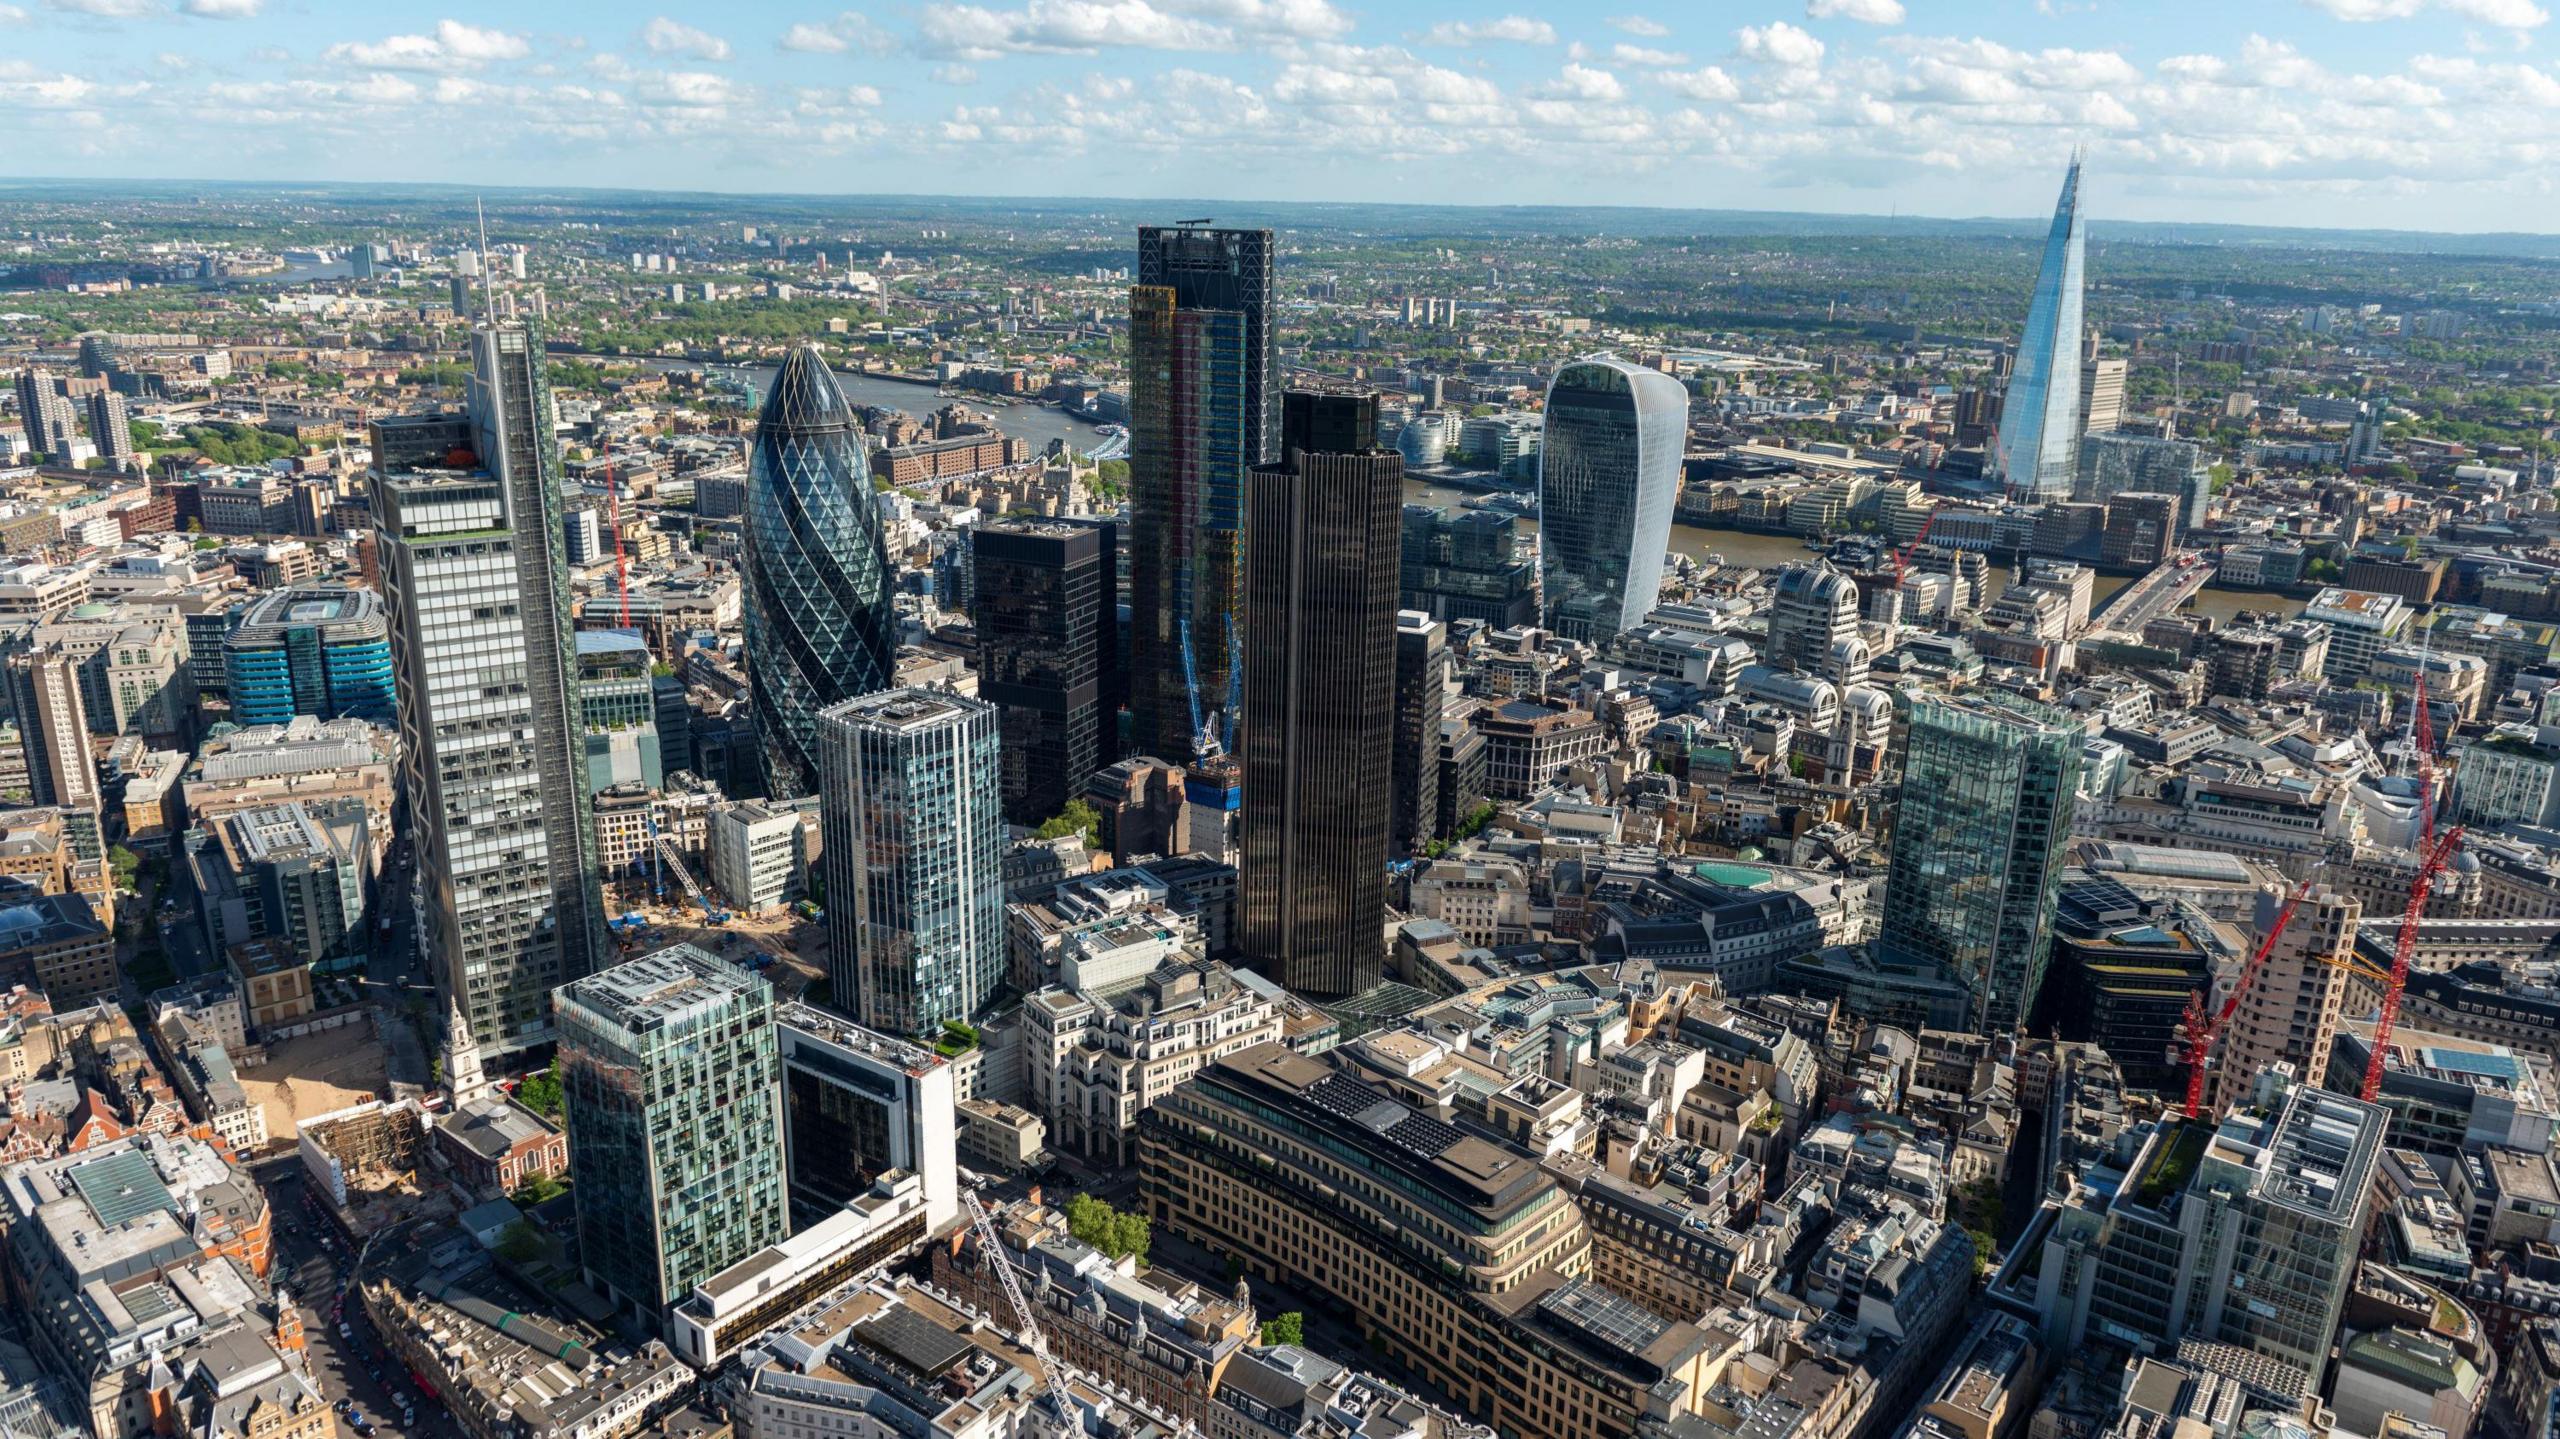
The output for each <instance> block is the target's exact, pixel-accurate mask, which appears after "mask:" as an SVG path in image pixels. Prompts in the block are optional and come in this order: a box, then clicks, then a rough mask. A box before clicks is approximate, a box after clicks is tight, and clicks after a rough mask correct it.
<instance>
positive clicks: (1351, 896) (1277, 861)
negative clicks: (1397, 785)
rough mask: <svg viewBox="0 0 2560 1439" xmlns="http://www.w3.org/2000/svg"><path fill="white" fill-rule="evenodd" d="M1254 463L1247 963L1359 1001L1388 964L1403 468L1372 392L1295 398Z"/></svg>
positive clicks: (1294, 984)
mask: <svg viewBox="0 0 2560 1439" xmlns="http://www.w3.org/2000/svg"><path fill="white" fill-rule="evenodd" d="M1285 411H1286V419H1285V421H1284V431H1285V439H1284V442H1283V455H1284V458H1283V459H1282V461H1281V462H1280V463H1278V464H1271V465H1263V466H1260V467H1258V468H1256V469H1255V470H1254V472H1253V479H1252V482H1251V486H1250V489H1249V491H1248V499H1249V507H1250V529H1249V531H1248V533H1249V534H1250V535H1251V536H1252V539H1251V543H1250V544H1249V546H1248V547H1247V551H1246V553H1247V570H1248V581H1247V586H1246V595H1245V614H1246V616H1247V619H1248V623H1247V624H1246V627H1245V630H1246V636H1247V638H1246V643H1245V722H1244V742H1243V745H1242V755H1243V760H1244V813H1243V816H1242V820H1243V823H1242V848H1243V852H1244V872H1243V874H1242V876H1241V881H1240V885H1239V891H1240V894H1241V896H1242V901H1243V916H1242V924H1241V928H1242V931H1243V944H1244V954H1245V960H1246V962H1247V963H1248V964H1251V965H1253V966H1254V967H1255V968H1257V969H1259V970H1261V971H1262V972H1263V973H1265V974H1267V975H1270V976H1271V977H1272V978H1274V979H1276V980H1278V981H1280V982H1281V983H1282V984H1285V985H1287V986H1288V987H1289V988H1291V989H1294V990H1298V991H1301V992H1303V993H1306V994H1313V995H1326V996H1335V995H1351V994H1358V993H1360V992H1361V991H1362V990H1365V989H1368V988H1370V987H1371V986H1373V985H1375V984H1376V983H1377V982H1378V980H1379V977H1380V975H1381V972H1382V969H1383V967H1384V954H1383V950H1384V947H1385V946H1384V940H1383V937H1382V933H1381V931H1382V928H1383V925H1384V922H1385V918H1386V908H1387V875H1386V866H1387V850H1388V845H1389V842H1390V841H1389V834H1388V829H1389V824H1390V821H1391V816H1392V810H1393V762H1392V755H1393V751H1394V745H1395V720H1396V708H1395V705H1396V551H1397V545H1398V540H1399V532H1400V524H1399V521H1400V520H1401V519H1402V511H1403V495H1402V490H1403V481H1404V462H1403V460H1402V459H1401V458H1400V457H1398V455H1397V454H1396V452H1395V451H1394V450H1391V449H1384V448H1381V447H1380V446H1379V444H1378V401H1377V397H1376V396H1374V395H1351V394H1330V393H1326V394H1317V393H1310V392H1307V391H1303V390H1298V391H1291V392H1290V393H1289V395H1288V397H1287V403H1286V406H1285Z"/></svg>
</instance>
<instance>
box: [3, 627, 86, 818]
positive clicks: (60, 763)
mask: <svg viewBox="0 0 2560 1439" xmlns="http://www.w3.org/2000/svg"><path fill="white" fill-rule="evenodd" d="M8 664H9V708H10V709H11V710H12V711H14V712H15V713H16V714H17V717H18V743H19V745H20V747H21V748H23V749H24V750H25V751H26V756H27V793H28V797H29V798H31V799H33V800H34V801H35V802H36V803H37V804H41V805H53V806H56V807H58V808H61V809H65V810H69V811H72V812H74V813H75V814H80V815H86V816H87V817H88V820H87V833H88V838H89V841H90V843H91V846H94V845H95V842H96V840H97V837H98V836H97V815H98V763H97V761H96V760H95V759H94V758H92V757H91V755H90V753H89V710H88V706H87V704H86V703H85V702H84V701H83V700H82V699H81V695H80V666H79V663H78V662H77V661H75V660H74V659H72V657H71V656H69V655H67V654H65V653H63V651H62V650H61V648H60V647H59V646H52V647H47V648H44V649H34V650H20V651H19V652H18V653H16V654H13V655H11V656H9V661H8ZM75 845H76V841H75ZM81 852H82V854H83V856H84V857H85V858H89V859H101V858H104V857H105V851H104V850H102V849H101V850H98V851H97V852H96V853H91V852H90V849H89V847H81Z"/></svg>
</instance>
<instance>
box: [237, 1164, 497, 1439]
mask: <svg viewBox="0 0 2560 1439" xmlns="http://www.w3.org/2000/svg"><path fill="white" fill-rule="evenodd" d="M254 1172H255V1174H256V1176H257V1180H258V1186H259V1187H260V1188H261V1189H264V1190H265V1191H266V1194H267V1203H268V1204H269V1205H270V1206H271V1207H272V1208H273V1210H274V1214H275V1266H274V1268H273V1269H272V1270H271V1271H270V1273H269V1276H268V1277H269V1279H270V1281H271V1282H272V1283H274V1284H275V1285H277V1286H278V1287H280V1288H283V1289H284V1290H286V1291H288V1292H289V1293H291V1294H292V1296H293V1301H294V1307H295V1308H296V1309H298V1310H300V1311H301V1313H302V1323H303V1332H304V1335H305V1337H306V1339H307V1340H308V1344H309V1347H308V1349H307V1350H306V1352H305V1358H306V1362H307V1363H308V1365H309V1369H310V1374H311V1378H312V1382H313V1383H315V1384H317V1385H318V1386H319V1388H320V1393H321V1394H322V1396H323V1397H325V1398H327V1399H328V1401H329V1403H330V1406H331V1407H332V1408H334V1409H336V1410H337V1411H338V1432H339V1433H340V1434H341V1435H354V1436H357V1439H362V1434H361V1431H359V1430H357V1429H356V1428H354V1426H353V1424H352V1423H351V1422H350V1421H351V1417H352V1414H351V1410H350V1407H349V1406H350V1404H351V1405H352V1413H359V1414H361V1415H362V1416H363V1418H364V1421H365V1423H366V1424H367V1425H368V1426H370V1427H371V1429H372V1431H373V1432H372V1436H371V1439H461V1434H462V1431H461V1428H460V1426H458V1425H456V1424H455V1423H454V1422H453V1418H452V1416H451V1415H449V1414H447V1413H446V1412H445V1410H444V1406H442V1405H441V1404H438V1403H435V1402H434V1401H432V1400H428V1399H426V1398H424V1397H423V1396H422V1395H421V1394H420V1393H419V1391H418V1388H417V1385H416V1384H415V1383H414V1382H413V1381H412V1380H411V1379H410V1378H409V1376H408V1375H407V1374H406V1373H405V1372H403V1371H402V1370H401V1369H400V1368H399V1366H398V1365H397V1364H396V1363H394V1362H392V1361H390V1360H389V1359H388V1358H387V1357H386V1356H385V1352H384V1350H383V1348H382V1346H381V1345H380V1344H379V1343H378V1342H377V1341H376V1340H375V1339H374V1337H373V1334H372V1327H371V1326H370V1325H369V1324H368V1323H366V1321H365V1318H364V1306H363V1304H362V1302H361V1301H359V1300H357V1299H356V1298H355V1297H354V1296H353V1295H352V1294H345V1295H344V1299H345V1307H344V1309H343V1311H341V1310H340V1309H339V1307H338V1306H339V1303H340V1299H341V1295H342V1292H343V1291H342V1290H341V1288H340V1281H341V1279H342V1278H343V1277H345V1276H346V1275H347V1273H348V1270H349V1267H350V1266H351V1265H352V1263H353V1256H352V1255H351V1254H349V1253H348V1251H347V1246H346V1244H345V1243H344V1242H343V1240H342V1239H341V1237H340V1236H339V1235H338V1234H337V1232H336V1229H335V1226H333V1225H332V1224H330V1222H329V1221H328V1220H327V1219H326V1218H325V1217H324V1216H322V1215H321V1214H319V1213H318V1212H317V1211H316V1210H315V1209H311V1208H306V1207H305V1204H304V1194H303V1186H304V1182H305V1181H304V1176H303V1171H302V1164H301V1162H300V1160H298V1159H296V1158H293V1157H290V1156H288V1157H286V1158H284V1159H281V1160H272V1161H269V1162H267V1163H264V1164H261V1165H259V1166H257V1167H256V1169H255V1171H254ZM324 1236H325V1242H324ZM341 1323H343V1324H345V1325H346V1326H347V1330H348V1332H347V1333H346V1334H344V1335H341V1334H340V1333H339V1332H338V1326H339V1325H340V1324H341ZM404 1399H405V1400H406V1401H407V1402H408V1403H409V1404H410V1405H412V1406H413V1408H414V1412H415V1413H416V1415H417V1422H416V1424H415V1425H404V1424H402V1422H401V1419H400V1405H401V1402H402V1401H403V1400H404Z"/></svg>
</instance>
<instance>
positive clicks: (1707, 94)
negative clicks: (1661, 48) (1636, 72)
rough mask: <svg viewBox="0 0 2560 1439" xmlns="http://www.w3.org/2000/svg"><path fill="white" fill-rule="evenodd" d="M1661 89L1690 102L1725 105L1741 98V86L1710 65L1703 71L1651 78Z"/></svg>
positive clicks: (1678, 72)
mask: <svg viewBox="0 0 2560 1439" xmlns="http://www.w3.org/2000/svg"><path fill="white" fill-rule="evenodd" d="M1653 78H1654V79H1655V80H1656V81H1657V82H1658V83H1660V84H1661V86H1662V88H1664V89H1666V90H1669V91H1671V92H1672V93H1673V94H1676V95H1686V96H1688V97H1689V98H1690V99H1692V100H1707V101H1712V102H1715V103H1719V104H1722V103H1726V102H1730V101H1734V100H1739V99H1741V98H1742V86H1741V85H1739V84H1737V83H1735V81H1734V78H1733V77H1732V76H1731V75H1728V74H1726V73H1725V72H1724V71H1723V70H1722V69H1721V68H1719V67H1717V66H1714V65H1710V66H1708V67H1707V68H1705V69H1704V70H1687V71H1675V72H1673V73H1671V74H1667V75H1656V76H1655V77H1653Z"/></svg>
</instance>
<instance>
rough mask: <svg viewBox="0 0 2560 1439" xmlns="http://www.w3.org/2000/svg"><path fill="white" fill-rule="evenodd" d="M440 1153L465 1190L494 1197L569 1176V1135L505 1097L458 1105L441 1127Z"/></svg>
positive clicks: (438, 1136) (438, 1132)
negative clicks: (537, 1183) (538, 1179)
mask: <svg viewBox="0 0 2560 1439" xmlns="http://www.w3.org/2000/svg"><path fill="white" fill-rule="evenodd" d="M435 1147H436V1152H437V1153H438V1154H441V1155H442V1156H444V1162H445V1163H446V1164H447V1165H448V1166H450V1167H451V1169H452V1170H453V1177H454V1179H455V1180H456V1181H457V1182H459V1183H460V1184H461V1185H462V1186H463V1187H464V1188H466V1189H469V1190H471V1191H472V1192H474V1193H476V1194H480V1195H483V1196H486V1197H489V1198H493V1199H494V1198H496V1197H498V1196H500V1195H504V1194H511V1193H513V1192H515V1191H516V1190H517V1189H520V1188H522V1187H523V1186H524V1185H525V1184H527V1183H529V1182H531V1181H532V1180H533V1179H535V1178H536V1177H540V1178H544V1179H558V1178H560V1177H562V1176H563V1175H565V1174H567V1173H568V1172H569V1136H567V1135H565V1134H563V1133H561V1132H560V1129H559V1127H558V1126H557V1125H554V1124H552V1123H551V1122H550V1121H549V1120H546V1119H544V1118H543V1117H542V1116H541V1115H539V1114H536V1113H534V1112H533V1111H532V1110H530V1109H527V1108H525V1107H524V1106H523V1105H521V1104H518V1103H516V1102H515V1101H514V1100H512V1099H509V1098H507V1097H505V1096H504V1095H489V1096H487V1097H485V1098H481V1099H475V1100H472V1101H470V1102H468V1103H465V1104H458V1105H455V1106H454V1108H453V1111H452V1112H451V1113H449V1114H444V1115H440V1116H438V1117H437V1119H436V1122H435Z"/></svg>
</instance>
